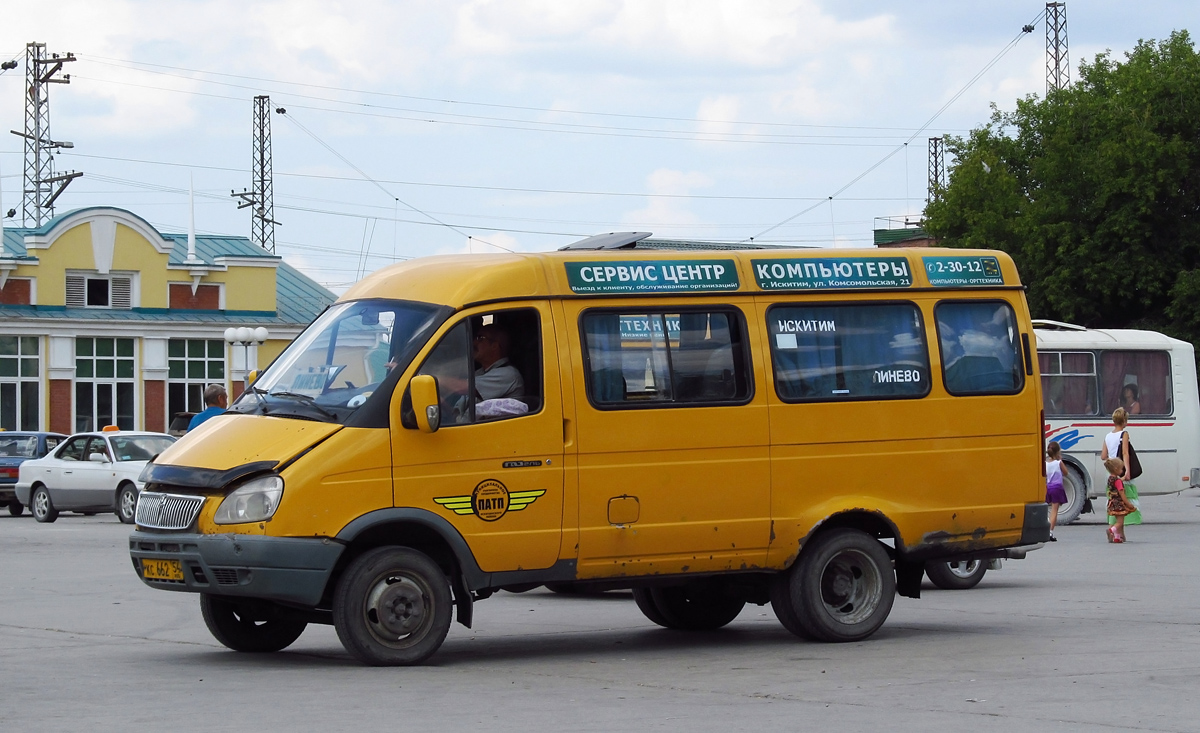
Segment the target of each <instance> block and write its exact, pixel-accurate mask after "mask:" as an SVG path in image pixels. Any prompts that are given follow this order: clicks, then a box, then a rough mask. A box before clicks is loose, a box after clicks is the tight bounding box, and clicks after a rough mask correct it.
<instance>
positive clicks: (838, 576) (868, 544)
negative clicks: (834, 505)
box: [776, 529, 896, 642]
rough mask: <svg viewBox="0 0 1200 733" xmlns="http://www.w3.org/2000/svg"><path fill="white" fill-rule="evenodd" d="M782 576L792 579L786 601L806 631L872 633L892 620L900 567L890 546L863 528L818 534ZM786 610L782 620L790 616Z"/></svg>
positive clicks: (857, 636) (851, 637) (834, 637)
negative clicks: (887, 547) (896, 570)
mask: <svg viewBox="0 0 1200 733" xmlns="http://www.w3.org/2000/svg"><path fill="white" fill-rule="evenodd" d="M780 582H786V584H787V587H786V593H781V594H780V603H781V604H786V606H787V607H788V608H787V610H789V611H790V612H791V618H790V619H789V621H794V622H795V624H796V625H798V626H799V627H800V628H801V629H803V633H801V634H800V635H801V636H804V637H806V638H811V639H815V640H817V641H830V642H844V641H861V640H863V639H865V638H867V637H868V636H870V635H871V634H874V633H875V632H876V631H878V630H879V627H880V626H882V625H883V622H884V621H885V620H887V617H888V614H889V613H891V611H892V602H893V601H895V599H896V573H895V571H894V570H893V569H892V561H891V558H890V557H888V553H887V550H885V549H884V547H883V545H882V544H880V542H879V541H878V540H876V539H875V538H873V537H871V536H870V535H868V534H867V533H866V532H863V531H861V530H857V529H833V530H830V531H828V532H824V533H822V534H820V535H818V536H817V537H816V538H815V539H814V540H812V541H811V542H810V543H809V545H808V546H807V547H805V548H804V549H803V550H802V551H801V553H800V559H799V560H797V561H796V563H795V564H794V565H792V567H791V568H790V569H789V570H788V571H787V576H786V581H780ZM776 615H781V614H778V613H777V614H776ZM781 616H782V617H781V619H780V620H781V621H783V620H784V619H785V618H788V616H787V614H782V615H781ZM789 621H785V622H784V626H785V627H787V626H788V625H789Z"/></svg>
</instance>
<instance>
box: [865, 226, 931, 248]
mask: <svg viewBox="0 0 1200 733" xmlns="http://www.w3.org/2000/svg"><path fill="white" fill-rule="evenodd" d="M913 239H932V237H930V236H929V232H926V231H925V230H924V229H922V228H921V227H904V228H902V229H876V230H875V246H879V245H881V244H895V243H897V242H908V241H910V240H913Z"/></svg>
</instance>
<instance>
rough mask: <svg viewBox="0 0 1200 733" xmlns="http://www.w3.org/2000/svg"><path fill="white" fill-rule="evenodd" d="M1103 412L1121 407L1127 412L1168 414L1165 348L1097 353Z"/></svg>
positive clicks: (1168, 361)
mask: <svg viewBox="0 0 1200 733" xmlns="http://www.w3.org/2000/svg"><path fill="white" fill-rule="evenodd" d="M1100 388H1101V394H1103V395H1104V414H1106V415H1110V414H1112V411H1113V410H1115V409H1117V408H1118V407H1124V408H1125V411H1126V412H1128V413H1129V414H1130V415H1160V416H1161V415H1170V414H1171V409H1172V405H1171V393H1172V387H1171V359H1170V358H1169V357H1168V356H1167V352H1165V351H1102V352H1100Z"/></svg>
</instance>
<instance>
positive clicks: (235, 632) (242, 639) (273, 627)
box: [200, 593, 308, 654]
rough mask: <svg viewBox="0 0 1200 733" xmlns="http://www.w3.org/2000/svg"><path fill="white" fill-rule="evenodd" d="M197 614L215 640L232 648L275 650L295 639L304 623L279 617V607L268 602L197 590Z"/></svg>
mask: <svg viewBox="0 0 1200 733" xmlns="http://www.w3.org/2000/svg"><path fill="white" fill-rule="evenodd" d="M200 614H201V615H202V616H204V625H205V626H207V627H208V630H209V632H210V633H212V635H213V636H214V637H215V638H216V640H217V641H219V642H221V643H222V644H224V645H225V646H227V647H229V648H230V649H232V650H234V651H235V652H251V653H257V654H264V653H268V652H277V651H279V650H280V649H285V648H287V647H288V646H290V645H291V643H292V642H293V641H295V640H296V639H299V638H300V634H302V633H304V628H305V627H306V626H308V624H307V623H305V622H304V621H295V620H293V619H288V618H281V617H280V614H279V610H278V609H277V608H276V607H275V606H272V605H271V604H268V603H264V602H261V601H237V600H234V599H231V598H225V597H222V596H214V595H209V594H207V593H201V594H200Z"/></svg>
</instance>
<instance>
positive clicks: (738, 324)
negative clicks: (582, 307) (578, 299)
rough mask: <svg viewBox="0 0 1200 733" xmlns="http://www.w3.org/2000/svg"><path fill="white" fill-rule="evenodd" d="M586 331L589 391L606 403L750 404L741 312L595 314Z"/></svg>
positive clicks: (589, 318) (594, 398)
mask: <svg viewBox="0 0 1200 733" xmlns="http://www.w3.org/2000/svg"><path fill="white" fill-rule="evenodd" d="M583 330H584V342H585V343H584V346H585V348H586V352H587V358H588V389H589V392H588V393H589V395H590V396H591V398H592V401H593V402H595V403H596V404H598V405H609V406H613V407H615V406H617V405H622V406H628V407H635V406H642V405H644V406H657V407H661V406H663V403H668V404H671V403H674V404H678V403H702V404H703V403H708V404H712V403H730V402H732V403H741V402H744V401H746V400H748V399H749V398H750V378H749V368H748V366H747V363H746V359H745V348H744V346H743V344H744V340H743V339H742V335H741V334H742V319H741V318H740V316H739V315H738V314H737V313H736V312H734V311H714V312H696V311H692V312H688V311H683V312H677V313H604V312H591V313H588V314H586V315H584V317H583Z"/></svg>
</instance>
